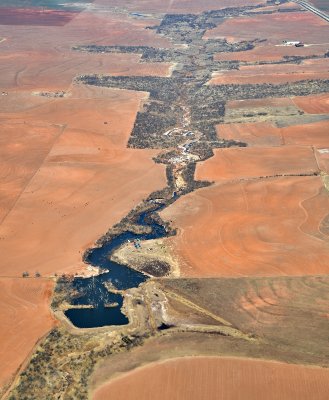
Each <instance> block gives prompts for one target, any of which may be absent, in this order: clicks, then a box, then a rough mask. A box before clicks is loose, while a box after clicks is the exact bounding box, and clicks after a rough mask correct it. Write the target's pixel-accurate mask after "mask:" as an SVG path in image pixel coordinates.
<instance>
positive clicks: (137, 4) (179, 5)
mask: <svg viewBox="0 0 329 400" xmlns="http://www.w3.org/2000/svg"><path fill="white" fill-rule="evenodd" d="M265 3H266V1H265V0H220V2H219V1H218V0H204V1H202V2H200V1H197V0H192V1H191V0H164V1H160V0H156V1H155V0H129V1H127V2H125V8H127V9H128V10H130V11H141V12H145V13H147V12H155V13H157V12H161V13H165V12H168V13H184V12H190V13H200V12H202V11H207V10H218V9H221V8H227V7H239V6H247V5H255V4H265ZM97 4H100V5H101V4H104V5H107V6H108V5H111V6H118V7H119V6H121V7H122V2H121V1H120V0H110V1H108V0H97Z"/></svg>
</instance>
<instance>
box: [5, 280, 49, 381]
mask: <svg viewBox="0 0 329 400" xmlns="http://www.w3.org/2000/svg"><path fill="white" fill-rule="evenodd" d="M52 288H53V283H52V281H49V280H46V279H42V278H37V279H36V278H25V279H23V278H19V279H10V278H0V305H1V327H0V342H1V350H0V363H1V370H0V387H1V386H4V385H5V384H6V383H8V382H9V380H10V379H11V378H12V376H13V375H14V373H15V372H16V370H17V369H18V368H19V366H20V365H21V363H22V362H23V361H24V360H25V358H26V357H27V356H28V355H29V353H30V350H31V348H32V347H33V346H34V344H35V343H36V341H37V340H38V339H39V338H40V337H42V336H43V335H44V334H45V333H47V331H48V330H49V329H50V328H51V327H52V326H54V324H55V320H54V318H53V317H52V315H51V313H50V310H49V298H50V296H51V292H52Z"/></svg>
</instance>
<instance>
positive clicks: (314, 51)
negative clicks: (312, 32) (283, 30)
mask: <svg viewBox="0 0 329 400" xmlns="http://www.w3.org/2000/svg"><path fill="white" fill-rule="evenodd" d="M326 51H328V45H321V46H304V47H295V46H283V45H279V46H274V45H271V44H268V45H266V44H265V45H264V44H261V45H259V46H256V47H255V48H253V49H252V50H247V51H238V52H231V53H219V54H216V56H215V60H218V61H234V60H237V61H246V62H255V61H280V60H282V59H283V57H284V56H287V57H288V56H289V57H292V56H297V57H300V56H313V55H315V56H320V55H323V54H324V53H326Z"/></svg>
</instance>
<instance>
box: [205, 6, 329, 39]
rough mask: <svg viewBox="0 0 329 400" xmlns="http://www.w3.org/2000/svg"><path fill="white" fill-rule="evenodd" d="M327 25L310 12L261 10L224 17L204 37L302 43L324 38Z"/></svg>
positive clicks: (326, 33)
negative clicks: (240, 15)
mask: <svg viewBox="0 0 329 400" xmlns="http://www.w3.org/2000/svg"><path fill="white" fill-rule="evenodd" d="M328 36H329V25H328V23H327V22H326V21H324V20H322V19H321V18H320V17H317V16H315V15H314V14H312V13H311V12H289V13H275V14H263V15H262V14H261V15H256V16H254V17H249V16H248V17H239V18H229V19H226V20H225V21H224V22H223V23H222V24H220V25H219V26H217V27H216V28H214V29H212V30H209V31H208V32H207V33H206V35H205V38H206V39H207V38H210V39H214V38H223V37H226V38H228V39H229V40H230V41H239V40H253V39H267V41H268V43H270V44H278V43H282V41H283V40H288V41H290V40H300V41H303V42H304V43H305V44H317V43H319V44H322V43H327V42H328Z"/></svg>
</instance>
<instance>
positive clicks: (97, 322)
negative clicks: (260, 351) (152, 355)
mask: <svg viewBox="0 0 329 400" xmlns="http://www.w3.org/2000/svg"><path fill="white" fill-rule="evenodd" d="M162 208H164V205H163V204H160V205H159V206H158V207H157V208H156V209H154V208H152V210H150V211H146V212H143V213H141V214H140V215H139V218H138V220H137V223H138V225H140V226H143V227H148V228H151V232H150V233H147V234H145V233H144V234H136V233H132V232H124V233H122V234H120V235H118V236H116V237H115V238H113V239H110V240H108V241H105V242H104V243H103V244H102V246H101V247H95V248H93V249H91V250H89V252H88V255H87V256H86V258H85V261H86V262H87V263H89V264H91V265H93V266H95V267H99V268H101V269H102V270H108V271H109V272H106V273H103V274H101V275H98V276H95V277H91V278H76V279H74V281H73V289H75V291H77V292H78V293H79V294H80V295H79V297H76V298H73V299H72V301H71V304H72V306H78V307H81V306H84V305H85V306H92V308H71V309H69V310H67V311H66V312H65V315H66V316H67V318H68V319H69V320H70V321H71V322H72V323H73V324H74V325H75V326H76V327H78V328H96V327H101V326H106V325H125V324H127V323H128V322H129V321H128V319H127V317H126V316H125V315H124V314H123V313H122V312H121V307H122V303H123V297H122V295H121V294H119V293H113V292H112V291H109V290H108V289H107V288H106V286H105V283H109V282H110V284H111V285H112V286H114V287H115V288H116V289H118V290H119V291H120V290H126V289H129V288H132V287H137V286H138V285H139V284H140V283H142V282H144V281H146V280H147V279H148V276H146V275H144V274H142V273H140V272H138V271H136V270H134V269H132V268H129V267H127V266H125V265H121V264H118V263H116V262H113V261H111V260H110V256H111V254H112V253H113V251H114V250H116V249H117V248H118V247H120V246H121V245H123V244H124V243H127V242H128V241H130V242H132V243H131V245H132V246H133V245H134V241H135V243H139V241H143V240H150V239H157V238H162V237H164V236H166V235H167V232H166V229H165V228H164V227H163V226H161V225H159V224H157V223H156V222H154V221H153V220H152V219H149V218H148V217H149V216H150V214H151V213H152V214H153V213H154V212H156V211H160V209H162ZM137 246H138V244H137ZM109 305H111V306H109Z"/></svg>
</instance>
